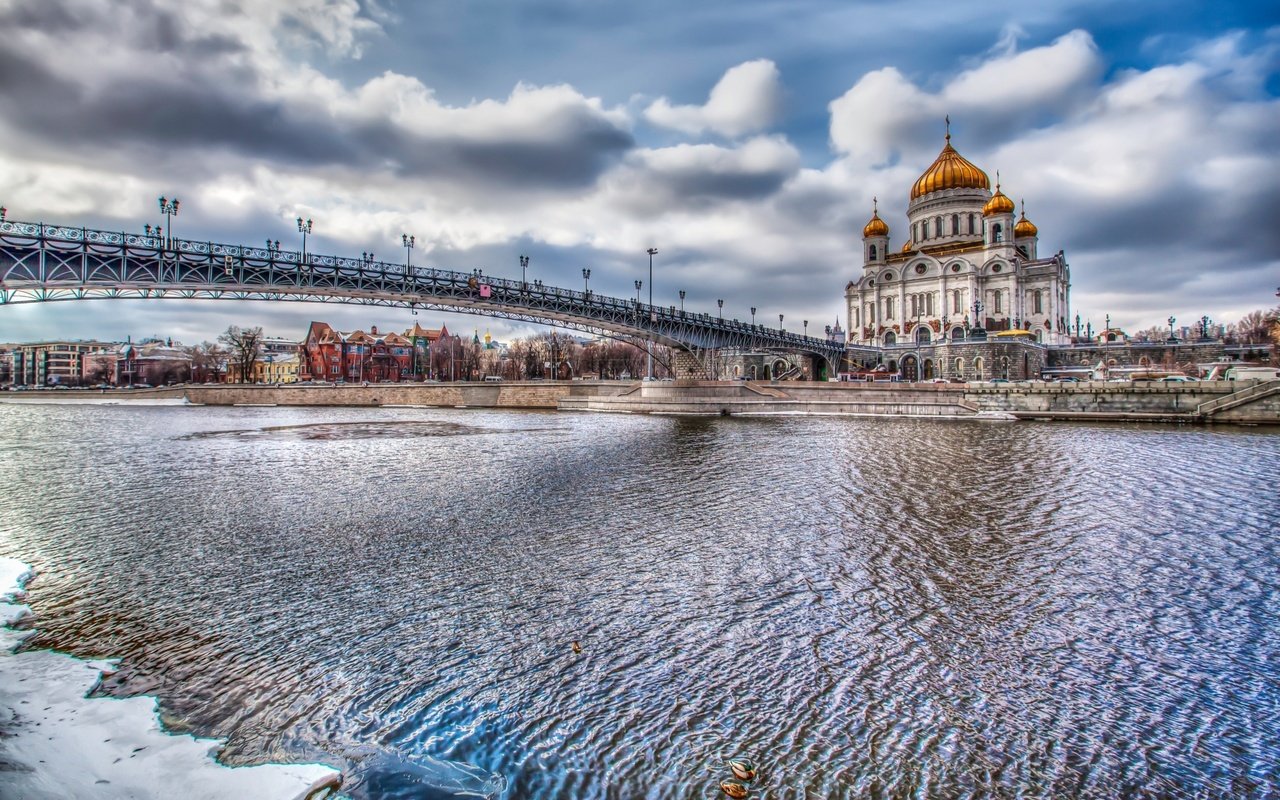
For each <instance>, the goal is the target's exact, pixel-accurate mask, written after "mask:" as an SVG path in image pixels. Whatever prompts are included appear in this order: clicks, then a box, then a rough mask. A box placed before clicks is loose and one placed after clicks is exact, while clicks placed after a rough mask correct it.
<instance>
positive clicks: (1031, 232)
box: [1013, 202, 1040, 239]
mask: <svg viewBox="0 0 1280 800" xmlns="http://www.w3.org/2000/svg"><path fill="white" fill-rule="evenodd" d="M1039 233H1040V229H1039V228H1037V227H1036V226H1035V223H1033V222H1032V221H1031V220H1029V219H1027V204H1026V203H1025V202H1024V203H1023V204H1022V216H1021V217H1019V218H1018V224H1017V225H1014V226H1013V238H1015V239H1022V238H1024V237H1030V236H1037V235H1039Z"/></svg>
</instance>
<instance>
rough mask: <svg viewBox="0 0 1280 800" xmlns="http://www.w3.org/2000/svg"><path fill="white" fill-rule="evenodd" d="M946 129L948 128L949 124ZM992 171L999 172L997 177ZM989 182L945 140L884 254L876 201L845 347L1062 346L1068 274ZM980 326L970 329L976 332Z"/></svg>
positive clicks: (849, 291) (885, 235) (853, 289)
mask: <svg viewBox="0 0 1280 800" xmlns="http://www.w3.org/2000/svg"><path fill="white" fill-rule="evenodd" d="M948 127H949V126H948ZM997 177H998V176H997ZM1014 210H1015V209H1014V204H1013V201H1012V200H1010V199H1009V198H1008V197H1007V196H1006V195H1005V194H1004V193H1003V192H1002V191H1000V183H999V181H997V182H996V190H995V193H994V194H993V193H992V192H991V181H990V180H989V179H988V178H987V174H986V173H985V172H983V171H982V170H980V169H978V167H976V166H974V165H973V164H972V163H971V162H969V160H968V159H966V158H965V157H964V156H962V155H960V154H959V153H958V152H956V150H955V148H953V147H952V146H951V132H950V130H948V131H947V141H946V146H944V147H943V148H942V152H941V153H939V154H938V158H937V159H936V160H935V161H934V162H933V165H932V166H930V167H929V168H928V169H927V170H925V171H924V174H923V175H921V176H920V178H919V179H918V180H916V182H915V185H914V186H912V187H911V202H910V203H909V205H908V206H907V219H908V221H909V227H908V233H907V241H906V243H905V244H904V245H903V246H902V248H901V249H900V250H899V251H898V252H896V253H895V252H890V249H889V226H888V224H886V223H885V221H884V220H882V219H880V213H879V208H878V207H875V208H874V209H873V211H872V214H871V220H870V221H869V222H867V224H866V226H865V227H864V228H863V229H862V263H863V266H862V277H861V278H859V279H857V280H854V281H850V282H849V284H848V285H847V286H846V287H845V299H846V301H847V303H848V312H849V315H848V329H849V332H848V339H847V342H848V345H849V346H850V347H857V346H859V345H861V346H872V347H875V346H888V345H903V344H913V345H923V344H940V343H941V342H939V341H938V340H939V339H940V338H945V339H947V340H949V341H953V342H958V341H962V340H966V339H969V338H976V337H977V336H985V333H984V332H986V333H990V334H998V333H999V332H1004V333H1005V334H1007V335H1013V336H1025V337H1029V338H1032V337H1033V338H1034V339H1035V341H1037V342H1041V343H1044V344H1066V343H1068V342H1069V341H1070V338H1069V336H1068V330H1067V325H1068V323H1067V316H1068V312H1067V309H1068V302H1067V301H1068V297H1069V292H1070V288H1071V272H1070V269H1069V268H1068V267H1067V261H1066V258H1065V257H1064V255H1063V253H1062V251H1061V250H1059V251H1058V252H1057V253H1054V254H1053V255H1051V256H1049V257H1048V258H1041V257H1040V254H1039V253H1038V252H1037V243H1038V232H1037V230H1036V226H1035V225H1033V224H1032V223H1031V221H1030V220H1028V219H1027V215H1026V210H1025V207H1024V209H1023V211H1022V216H1021V217H1020V218H1019V219H1018V220H1017V221H1016V222H1015V221H1014ZM975 331H977V333H976V334H975V333H974V332H975Z"/></svg>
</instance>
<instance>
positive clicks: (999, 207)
mask: <svg viewBox="0 0 1280 800" xmlns="http://www.w3.org/2000/svg"><path fill="white" fill-rule="evenodd" d="M999 174H1000V173H998V172H997V173H996V175H997V177H996V193H995V194H993V195H991V199H990V200H988V201H987V204H986V205H985V206H983V207H982V216H984V217H990V216H992V215H993V214H1012V213H1013V201H1012V200H1010V199H1009V196H1008V195H1006V194H1005V193H1004V192H1002V191H1000V178H999Z"/></svg>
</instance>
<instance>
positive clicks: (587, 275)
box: [582, 267, 591, 299]
mask: <svg viewBox="0 0 1280 800" xmlns="http://www.w3.org/2000/svg"><path fill="white" fill-rule="evenodd" d="M589 280H591V270H589V269H587V268H586V267H583V268H582V297H583V298H584V299H585V298H586V297H587V296H588V295H590V294H591V290H590V289H589V288H588V284H587V281H589Z"/></svg>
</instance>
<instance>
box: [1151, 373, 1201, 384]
mask: <svg viewBox="0 0 1280 800" xmlns="http://www.w3.org/2000/svg"><path fill="white" fill-rule="evenodd" d="M1194 380H1195V378H1188V377H1187V376H1186V375H1169V376H1166V377H1164V378H1161V379H1160V382H1161V383H1191V382H1192V381H1194Z"/></svg>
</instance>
